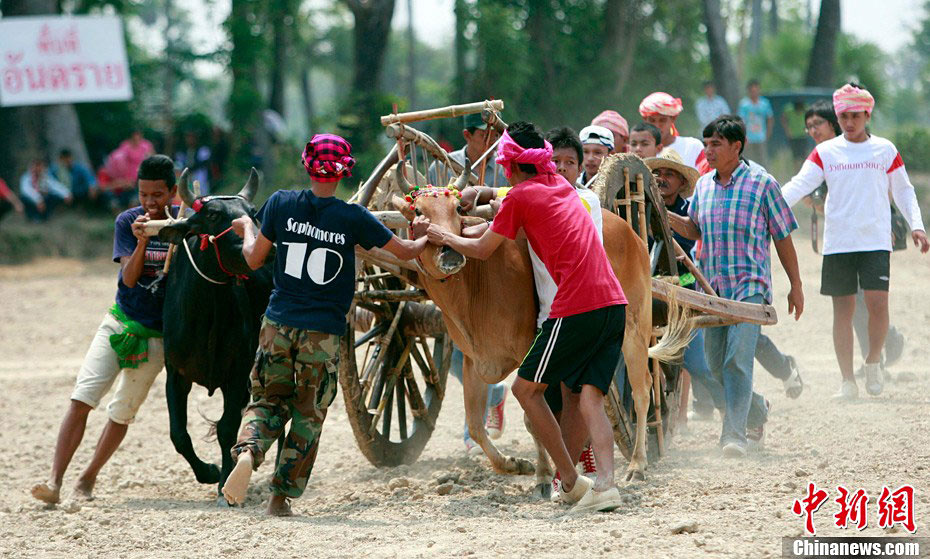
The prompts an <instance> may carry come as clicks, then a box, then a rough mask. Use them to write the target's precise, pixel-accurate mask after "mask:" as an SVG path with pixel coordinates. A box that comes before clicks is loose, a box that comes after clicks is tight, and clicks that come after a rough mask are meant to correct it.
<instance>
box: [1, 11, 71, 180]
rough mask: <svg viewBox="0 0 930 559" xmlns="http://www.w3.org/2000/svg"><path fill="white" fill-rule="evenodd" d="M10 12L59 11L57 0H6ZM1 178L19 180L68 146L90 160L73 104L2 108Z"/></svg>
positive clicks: (45, 12) (34, 13) (8, 13)
mask: <svg viewBox="0 0 930 559" xmlns="http://www.w3.org/2000/svg"><path fill="white" fill-rule="evenodd" d="M0 11H2V12H3V15H4V17H6V16H28V15H45V14H57V13H58V2H57V1H56V0H2V2H0ZM0 145H2V146H4V148H3V149H0V178H2V179H3V180H5V181H6V182H7V183H9V184H10V185H16V184H18V180H17V179H18V178H19V175H20V174H22V173H23V172H25V171H26V169H27V168H28V166H29V163H30V162H31V161H32V160H34V159H36V158H43V159H48V158H49V157H50V156H54V155H57V154H58V151H59V150H61V149H62V148H68V149H70V150H71V152H72V153H73V154H74V157H75V159H76V160H78V161H81V162H82V163H85V164H87V163H89V161H88V157H87V147H86V145H85V144H84V136H83V134H82V133H81V123H80V121H79V120H78V116H77V112H76V111H75V109H74V105H72V104H61V105H42V106H28V107H6V108H0Z"/></svg>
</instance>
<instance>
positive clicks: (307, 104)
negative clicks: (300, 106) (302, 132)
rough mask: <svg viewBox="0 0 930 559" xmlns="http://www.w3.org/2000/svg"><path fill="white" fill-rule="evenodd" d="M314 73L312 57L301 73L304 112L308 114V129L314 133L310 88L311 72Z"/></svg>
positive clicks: (311, 92)
mask: <svg viewBox="0 0 930 559" xmlns="http://www.w3.org/2000/svg"><path fill="white" fill-rule="evenodd" d="M311 71H313V63H312V61H311V58H310V56H308V57H307V61H306V62H305V63H304V66H303V68H302V69H301V71H300V94H301V96H302V97H303V100H304V111H306V114H307V129H308V130H309V131H310V132H311V133H312V132H313V114H314V108H313V89H312V88H311V87H310V72H311Z"/></svg>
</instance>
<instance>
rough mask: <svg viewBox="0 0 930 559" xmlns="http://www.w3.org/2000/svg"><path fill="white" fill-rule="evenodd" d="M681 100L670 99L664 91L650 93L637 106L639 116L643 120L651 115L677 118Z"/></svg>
mask: <svg viewBox="0 0 930 559" xmlns="http://www.w3.org/2000/svg"><path fill="white" fill-rule="evenodd" d="M681 109H682V107H681V99H679V98H677V97H672V96H671V95H669V94H668V93H665V92H664V91H656V92H655V93H650V94H649V95H647V96H646V98H645V99H643V102H642V103H640V104H639V114H640V115H642V117H643V118H646V117H647V116H652V115H657V114H658V115H665V116H678V115H679V113H681Z"/></svg>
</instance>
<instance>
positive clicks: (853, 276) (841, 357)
mask: <svg viewBox="0 0 930 559" xmlns="http://www.w3.org/2000/svg"><path fill="white" fill-rule="evenodd" d="M833 106H834V109H835V111H836V115H837V118H838V119H839V122H840V126H841V127H842V129H843V135H841V136H837V137H836V138H833V139H832V140H827V141H825V142H823V143H820V144H818V145H817V147H816V148H814V151H812V152H811V154H810V155H809V156H808V158H807V161H805V162H804V165H803V166H802V167H801V171H800V172H799V173H798V174H797V175H796V176H795V177H794V178H793V179H791V181H790V182H789V183H788V184H786V185H785V187H784V188H783V190H782V193H783V195H784V198H785V200H786V201H787V202H788V204H789V205H794V204H796V203H797V202H798V201H799V200H801V198H803V197H804V196H807V195H808V194H810V193H811V192H813V191H814V190H815V189H816V188H817V187H818V186H820V184H821V183H822V182H826V183H827V187H828V189H829V194H828V196H827V200H826V204H825V206H824V220H825V223H824V245H823V254H824V258H823V270H822V277H821V288H820V292H821V293H822V294H824V295H830V296H831V297H833V347H834V351H835V352H836V360H837V362H838V363H839V366H840V372H841V373H842V375H843V382H842V385H841V387H840V392H839V393H838V394H837V395H836V397H837V398H839V399H843V400H852V399H855V398H857V397H858V394H859V388H858V386H857V385H856V380H855V377H854V375H853V326H852V321H853V314H854V313H855V310H856V291H857V290H858V289H859V287H861V288H862V289H863V290H864V292H865V304H866V307H867V308H868V311H869V353H868V355H867V356H866V359H865V367H864V368H865V376H866V381H865V388H866V391H867V392H868V393H869V394H871V395H873V396H875V395H878V394H880V393H881V391H882V388H883V376H882V371H881V353H882V346H883V345H884V343H885V335H886V334H887V332H888V283H889V269H890V255H891V218H890V215H891V210H890V201H889V198H888V192H889V189H890V191H891V196H892V197H893V198H894V201H895V204H896V205H897V206H898V209H899V210H901V213H902V215H903V216H904V218H905V220H907V223H908V225H909V226H910V228H911V237H912V239H913V240H914V244H915V245H917V246H918V247H919V248H920V251H921V252H922V253H926V252H927V250H930V243H928V242H927V234H926V229H925V228H924V224H923V221H922V218H921V215H920V208H919V207H918V205H917V196H916V194H915V192H914V186H913V185H912V184H911V182H910V179H908V176H907V171H906V170H905V168H904V161H903V160H902V159H901V155H900V154H899V153H898V150H897V148H895V146H894V144H892V143H891V142H890V141H888V140H886V139H885V138H880V137H878V136H874V135H871V134H869V132H868V130H866V125H867V124H868V123H869V121H870V120H871V117H872V109H873V108H874V106H875V100H874V99H873V98H872V95H871V94H870V93H869V92H868V91H867V90H866V89H865V88H863V87H862V86H860V85H858V84H854V83H849V84H846V85H844V86H843V87H841V88H840V89H837V90H836V91H835V92H834V93H833ZM882 208H884V210H883V209H882Z"/></svg>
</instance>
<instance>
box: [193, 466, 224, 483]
mask: <svg viewBox="0 0 930 559" xmlns="http://www.w3.org/2000/svg"><path fill="white" fill-rule="evenodd" d="M194 477H196V478H197V481H199V482H200V483H206V484H208V485H213V484H216V483H219V482H220V468H219V466H217V465H216V464H207V465H206V467H205V468H198V469H196V470H194Z"/></svg>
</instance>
